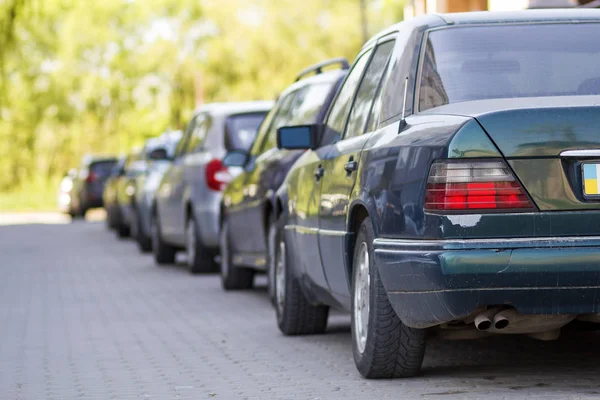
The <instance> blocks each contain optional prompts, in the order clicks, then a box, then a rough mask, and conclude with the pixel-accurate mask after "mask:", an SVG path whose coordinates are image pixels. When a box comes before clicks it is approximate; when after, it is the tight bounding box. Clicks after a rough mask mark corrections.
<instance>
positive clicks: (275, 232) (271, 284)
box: [267, 214, 280, 305]
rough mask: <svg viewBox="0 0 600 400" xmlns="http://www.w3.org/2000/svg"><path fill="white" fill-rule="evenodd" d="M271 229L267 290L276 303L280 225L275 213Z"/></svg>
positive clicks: (268, 250) (268, 239)
mask: <svg viewBox="0 0 600 400" xmlns="http://www.w3.org/2000/svg"><path fill="white" fill-rule="evenodd" d="M268 229H269V231H268V233H267V256H268V257H267V292H268V294H269V298H270V299H271V303H273V305H275V268H276V265H275V264H276V262H275V260H276V259H277V257H276V255H275V252H276V249H277V246H278V245H279V231H280V229H279V225H278V224H277V219H276V217H275V214H271V215H270V216H269V227H268Z"/></svg>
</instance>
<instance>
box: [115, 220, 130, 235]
mask: <svg viewBox="0 0 600 400" xmlns="http://www.w3.org/2000/svg"><path fill="white" fill-rule="evenodd" d="M116 232H117V237H118V238H119V239H125V238H127V237H129V234H130V230H129V226H127V225H125V224H124V223H123V222H119V225H117V228H116Z"/></svg>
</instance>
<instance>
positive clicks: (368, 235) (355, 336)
mask: <svg viewBox="0 0 600 400" xmlns="http://www.w3.org/2000/svg"><path fill="white" fill-rule="evenodd" d="M374 239H375V235H374V231H373V225H372V223H371V219H370V218H366V219H365V220H364V221H363V223H362V224H361V226H360V229H359V232H358V235H357V238H356V244H355V246H354V258H353V263H352V265H353V268H352V325H351V330H352V349H353V353H354V361H355V363H356V368H357V369H358V371H359V372H360V373H361V375H362V376H364V377H365V378H373V379H376V378H407V377H411V376H415V375H417V374H418V373H419V371H420V369H421V364H422V363H423V356H424V354H425V330H424V329H415V328H410V327H408V326H406V325H404V324H403V323H402V321H400V318H398V315H397V314H396V312H395V311H394V309H393V308H392V306H391V304H390V302H389V300H388V296H387V292H386V290H385V288H384V286H383V284H382V282H381V277H380V276H379V271H378V269H377V265H376V263H375V258H374V251H373V240H374Z"/></svg>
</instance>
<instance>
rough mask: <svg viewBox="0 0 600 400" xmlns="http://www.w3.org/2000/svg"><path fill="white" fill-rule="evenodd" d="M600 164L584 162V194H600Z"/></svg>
mask: <svg viewBox="0 0 600 400" xmlns="http://www.w3.org/2000/svg"><path fill="white" fill-rule="evenodd" d="M599 181H600V164H596V163H594V164H592V163H589V164H583V194H584V195H586V196H600V182H599Z"/></svg>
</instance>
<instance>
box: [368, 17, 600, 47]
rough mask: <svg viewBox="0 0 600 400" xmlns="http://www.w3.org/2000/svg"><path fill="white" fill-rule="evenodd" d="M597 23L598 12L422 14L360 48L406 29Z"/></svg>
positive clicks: (393, 27) (394, 27)
mask: <svg viewBox="0 0 600 400" xmlns="http://www.w3.org/2000/svg"><path fill="white" fill-rule="evenodd" d="M570 21H577V22H581V21H597V22H600V9H593V8H560V9H556V8H555V9H535V10H519V11H473V12H464V13H448V14H426V15H423V16H419V17H415V18H411V19H409V20H406V21H402V22H399V23H397V24H395V25H392V26H390V27H389V28H387V29H385V30H383V31H381V32H379V33H378V34H376V35H375V36H373V37H372V38H371V39H369V41H367V43H365V46H364V47H368V46H370V45H372V44H373V42H375V41H377V40H378V39H379V38H381V37H383V36H386V35H388V34H390V33H393V32H397V31H399V30H401V29H402V30H403V29H406V28H409V29H410V28H421V29H428V28H436V27H440V26H448V27H450V26H465V25H482V24H510V23H543V22H570Z"/></svg>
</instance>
